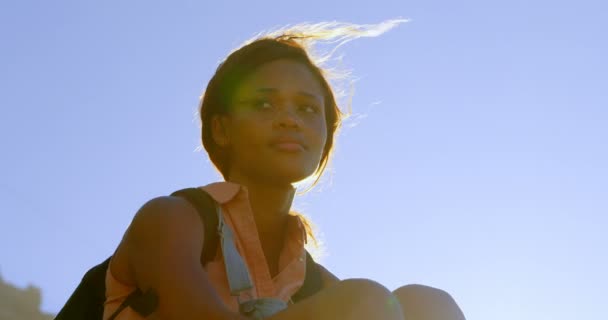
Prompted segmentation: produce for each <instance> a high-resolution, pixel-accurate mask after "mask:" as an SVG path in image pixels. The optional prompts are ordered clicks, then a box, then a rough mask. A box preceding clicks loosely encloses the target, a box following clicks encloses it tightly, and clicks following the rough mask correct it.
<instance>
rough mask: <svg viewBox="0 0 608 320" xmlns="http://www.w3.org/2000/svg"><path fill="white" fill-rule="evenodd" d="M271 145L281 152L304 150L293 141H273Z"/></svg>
mask: <svg viewBox="0 0 608 320" xmlns="http://www.w3.org/2000/svg"><path fill="white" fill-rule="evenodd" d="M272 147H273V148H275V149H277V150H279V151H283V152H300V151H304V147H303V146H302V145H301V144H299V143H295V142H278V143H273V144H272Z"/></svg>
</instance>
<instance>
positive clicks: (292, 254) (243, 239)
mask: <svg viewBox="0 0 608 320" xmlns="http://www.w3.org/2000/svg"><path fill="white" fill-rule="evenodd" d="M201 188H202V189H203V190H205V191H207V193H209V195H211V197H212V198H213V199H215V201H217V202H218V204H219V205H221V206H222V212H223V215H224V220H225V222H226V223H227V224H228V225H229V226H230V228H232V230H233V232H234V236H235V244H236V247H237V250H238V252H239V253H240V254H241V256H242V257H243V260H244V261H245V264H246V265H247V268H248V269H249V274H250V276H251V281H252V282H253V286H254V287H253V288H252V289H250V290H249V292H246V293H245V296H244V297H243V298H251V299H256V298H267V297H273V298H278V299H281V300H283V301H285V302H288V301H289V299H290V298H291V296H292V295H294V294H295V293H296V292H297V291H298V289H300V287H301V286H302V284H303V283H304V276H305V273H306V251H305V249H304V244H305V243H306V230H305V229H304V226H303V224H302V221H301V220H300V218H299V217H298V216H293V215H291V216H290V219H289V220H288V224H287V230H286V236H285V243H284V245H283V249H282V251H281V253H280V257H279V273H278V274H277V275H276V276H275V277H274V278H272V277H271V276H270V270H269V268H268V265H267V263H266V259H265V257H264V252H263V250H262V245H261V243H260V238H259V236H258V231H257V228H256V224H255V220H254V217H253V212H252V210H251V207H250V204H249V197H248V193H247V189H246V187H244V186H241V185H239V184H235V183H231V182H217V183H212V184H209V185H207V186H204V187H201ZM204 270H205V271H206V272H207V274H208V276H209V279H210V280H211V283H212V285H213V287H214V288H215V289H216V291H217V293H218V295H219V296H220V298H221V299H222V301H223V302H224V303H225V304H226V306H228V307H229V308H230V309H231V310H233V311H234V312H238V302H237V300H236V297H234V296H231V295H230V287H229V286H228V279H227V277H226V269H225V267H224V259H223V257H222V250H220V249H219V245H218V250H217V253H216V256H215V258H214V259H213V260H212V261H210V262H208V263H207V265H206V266H205V267H204ZM133 290H135V287H133V286H128V285H125V284H123V283H121V282H119V281H118V280H116V278H115V277H114V276H113V275H112V273H111V272H110V268H108V272H107V273H106V303H105V307H104V320H105V319H107V318H108V317H109V316H110V315H111V314H112V313H113V312H114V310H116V309H117V308H118V306H120V304H121V303H122V302H123V300H124V299H125V298H126V297H127V296H128V295H129V294H130V293H131V292H132V291H133ZM143 319H144V318H142V317H141V316H139V315H138V314H137V313H136V312H134V311H133V310H131V309H130V308H127V309H125V310H123V311H122V312H121V313H120V314H119V315H118V316H117V317H116V320H143Z"/></svg>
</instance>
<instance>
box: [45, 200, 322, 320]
mask: <svg viewBox="0 0 608 320" xmlns="http://www.w3.org/2000/svg"><path fill="white" fill-rule="evenodd" d="M171 195H172V196H178V197H182V198H184V199H186V200H188V201H189V202H190V203H191V204H192V205H193V206H194V207H195V208H196V210H197V211H198V213H199V215H200V217H201V219H202V220H203V221H204V226H205V243H204V247H203V253H202V254H203V257H202V263H203V265H204V264H206V263H207V262H209V261H211V260H212V259H213V256H214V254H215V249H216V248H217V245H218V236H217V231H216V229H217V224H218V220H217V215H216V214H215V213H216V211H215V205H216V203H215V201H214V200H213V198H211V196H209V194H207V193H206V192H205V191H203V190H201V189H199V188H188V189H182V190H179V191H176V192H174V193H172V194H171ZM110 258H111V257H110ZM110 258H108V259H106V260H105V261H104V262H102V263H100V264H98V265H96V266H95V267H93V268H91V269H90V270H89V271H88V272H87V273H86V274H85V275H84V277H83V278H82V281H81V282H80V284H79V285H78V287H77V288H76V290H74V292H73V293H72V295H71V296H70V298H69V299H68V301H67V302H66V304H65V305H64V306H63V308H62V309H61V311H59V314H57V316H56V317H55V320H85V319H86V320H101V319H102V317H103V306H104V302H105V299H106V286H105V278H106V271H107V269H108V265H109V264H110ZM321 286H322V280H321V274H320V272H319V269H318V267H317V264H316V263H315V261H314V260H313V259H312V257H311V256H310V254H309V253H308V251H307V252H306V276H305V278H304V284H303V285H302V287H301V288H300V290H298V292H296V294H294V295H293V296H292V297H291V300H292V301H293V302H294V303H296V302H298V301H300V300H302V299H304V298H307V297H309V296H312V295H313V294H315V293H316V292H318V291H319V290H320V289H321ZM157 305H158V298H157V296H156V294H155V293H154V292H153V291H148V292H141V291H140V290H139V289H136V290H135V291H134V292H133V293H131V294H130V295H129V296H128V297H127V298H126V299H125V301H124V302H123V303H122V304H121V305H120V307H119V308H118V309H117V310H116V312H115V313H114V314H113V315H112V317H110V319H113V318H114V317H115V316H116V315H117V314H118V313H119V312H120V311H122V310H123V309H125V308H127V307H131V308H132V309H133V310H135V311H136V312H137V313H138V314H140V315H141V316H143V317H146V316H148V315H150V314H151V313H152V312H154V310H155V309H156V307H157Z"/></svg>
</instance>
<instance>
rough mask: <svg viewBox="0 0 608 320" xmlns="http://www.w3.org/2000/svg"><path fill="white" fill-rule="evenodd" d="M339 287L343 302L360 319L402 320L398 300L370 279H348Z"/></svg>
mask: <svg viewBox="0 0 608 320" xmlns="http://www.w3.org/2000/svg"><path fill="white" fill-rule="evenodd" d="M338 286H340V290H341V291H343V297H344V298H345V300H344V301H343V302H344V303H345V305H347V306H350V308H351V311H352V313H353V314H355V313H356V317H353V318H359V319H383V320H384V319H387V320H388V319H390V320H393V319H395V320H401V319H403V314H402V311H401V305H400V303H399V301H398V300H397V298H396V297H395V296H394V295H393V294H392V293H391V291H390V290H388V289H387V288H386V287H384V286H383V285H381V284H379V283H377V282H375V281H372V280H369V279H347V280H343V281H341V282H340V283H339V284H338Z"/></svg>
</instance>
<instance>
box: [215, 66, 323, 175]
mask: <svg viewBox="0 0 608 320" xmlns="http://www.w3.org/2000/svg"><path fill="white" fill-rule="evenodd" d="M324 97H325V95H324V91H323V88H322V87H321V84H320V83H319V81H318V80H317V79H316V77H315V76H314V75H313V73H312V72H311V71H310V70H309V69H308V67H307V66H305V65H304V64H302V63H299V62H296V61H293V60H287V59H281V60H275V61H272V62H269V63H266V64H263V65H261V66H260V67H259V68H257V69H256V71H254V72H253V73H252V74H251V75H249V76H248V77H246V78H245V79H244V80H243V82H242V83H241V85H240V86H239V87H238V88H237V90H236V92H235V94H234V97H233V101H232V105H231V112H230V114H229V115H228V116H224V117H218V119H221V120H219V122H217V121H215V122H214V123H215V124H216V125H214V137H216V142H219V144H220V145H223V146H224V147H226V148H228V149H229V152H230V161H231V163H230V169H229V174H228V177H229V178H234V177H239V178H245V179H253V180H254V181H259V182H263V183H273V184H274V183H278V184H285V183H292V182H297V181H300V180H302V179H304V178H306V177H308V176H310V175H311V174H312V173H313V172H314V171H315V170H316V169H317V166H318V165H319V162H320V160H321V155H322V152H323V147H324V146H325V142H326V140H327V124H326V120H325V104H324V102H325V99H324ZM220 123H221V125H220V126H217V124H220Z"/></svg>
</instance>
